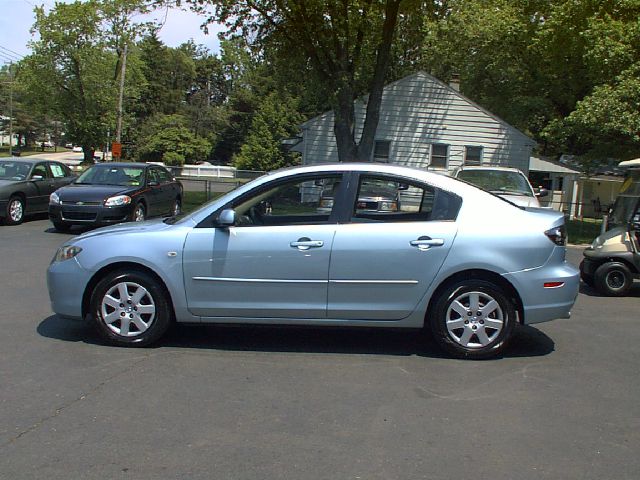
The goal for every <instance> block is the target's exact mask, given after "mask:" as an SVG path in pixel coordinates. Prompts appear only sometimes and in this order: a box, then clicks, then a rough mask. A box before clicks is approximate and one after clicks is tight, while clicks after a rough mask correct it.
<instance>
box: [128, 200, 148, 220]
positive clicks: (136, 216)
mask: <svg viewBox="0 0 640 480" xmlns="http://www.w3.org/2000/svg"><path fill="white" fill-rule="evenodd" d="M146 218H147V209H146V208H145V206H144V203H142V202H138V203H137V204H136V206H135V208H134V209H133V214H132V216H131V220H133V221H134V222H144V221H145V220H146Z"/></svg>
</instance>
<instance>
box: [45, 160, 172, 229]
mask: <svg viewBox="0 0 640 480" xmlns="http://www.w3.org/2000/svg"><path fill="white" fill-rule="evenodd" d="M181 206H182V184H181V183H180V182H179V181H177V180H176V179H175V178H174V177H173V175H171V173H170V172H169V171H168V170H167V169H166V168H164V167H161V166H159V165H153V164H147V163H124V162H121V163H117V162H114V163H111V162H109V163H102V164H98V165H94V166H92V167H91V168H89V169H87V170H85V171H84V172H83V173H82V175H80V176H79V177H78V179H77V180H75V181H74V182H73V183H71V184H70V185H69V186H67V187H65V188H61V189H59V190H56V191H55V192H53V194H51V196H50V198H49V219H50V220H51V222H52V223H53V226H54V227H55V228H56V230H60V231H68V230H69V229H70V228H71V226H72V225H86V226H100V225H109V224H114V223H121V222H127V221H135V222H141V221H143V220H146V219H147V218H148V217H154V216H162V215H163V216H170V215H177V214H179V213H180V209H181Z"/></svg>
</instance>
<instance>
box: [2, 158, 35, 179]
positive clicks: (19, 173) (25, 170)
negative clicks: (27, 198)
mask: <svg viewBox="0 0 640 480" xmlns="http://www.w3.org/2000/svg"><path fill="white" fill-rule="evenodd" d="M29 170H31V165H28V164H26V163H18V162H11V161H7V160H5V161H0V180H24V179H26V178H27V175H29Z"/></svg>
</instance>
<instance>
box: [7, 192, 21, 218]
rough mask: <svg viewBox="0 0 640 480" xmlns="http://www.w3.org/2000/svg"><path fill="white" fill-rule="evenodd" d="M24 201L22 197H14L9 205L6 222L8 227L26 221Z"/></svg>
mask: <svg viewBox="0 0 640 480" xmlns="http://www.w3.org/2000/svg"><path fill="white" fill-rule="evenodd" d="M24 208H25V205H24V200H23V199H22V197H19V196H17V195H14V196H13V197H11V198H10V199H9V203H7V211H6V217H5V218H6V222H7V225H18V224H20V223H22V221H23V220H24Z"/></svg>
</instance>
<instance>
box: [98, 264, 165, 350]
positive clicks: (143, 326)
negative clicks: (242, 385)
mask: <svg viewBox="0 0 640 480" xmlns="http://www.w3.org/2000/svg"><path fill="white" fill-rule="evenodd" d="M167 297H168V294H167V292H166V291H165V289H164V287H163V286H162V285H161V284H160V283H159V282H158V280H156V279H155V278H154V277H152V276H151V275H149V274H147V273H144V272H131V271H115V272H111V273H109V274H107V275H106V276H105V277H104V278H103V279H102V280H101V281H100V282H99V283H98V284H97V285H96V287H95V288H94V290H93V293H92V295H91V312H92V317H93V320H94V323H95V326H96V328H97V330H98V333H99V334H100V335H101V336H102V337H103V338H104V339H105V340H106V341H107V342H108V343H111V344H112V345H118V346H136V347H142V346H146V345H149V344H151V343H153V342H155V341H157V340H158V339H159V338H160V337H161V336H162V335H163V334H164V333H165V332H166V331H167V328H169V325H170V323H171V318H172V317H173V315H172V311H171V307H170V304H169V302H168V301H167Z"/></svg>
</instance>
